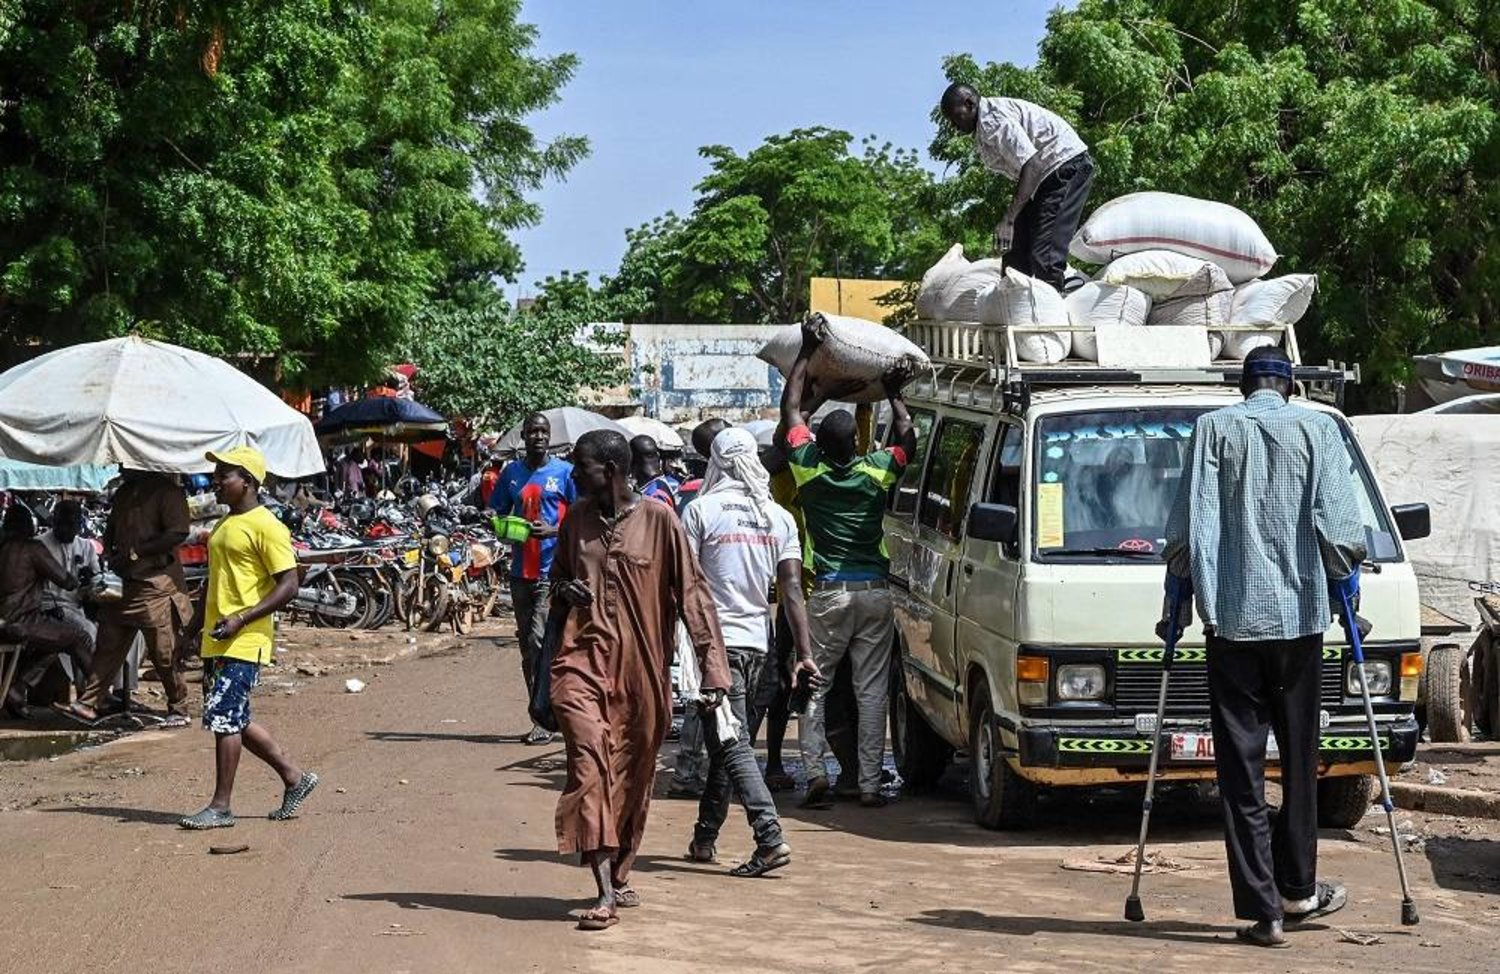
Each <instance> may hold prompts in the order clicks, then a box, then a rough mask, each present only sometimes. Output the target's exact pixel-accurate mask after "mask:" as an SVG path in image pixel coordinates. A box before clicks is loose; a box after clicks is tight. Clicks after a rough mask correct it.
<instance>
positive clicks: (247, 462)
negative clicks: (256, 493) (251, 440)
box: [204, 446, 266, 484]
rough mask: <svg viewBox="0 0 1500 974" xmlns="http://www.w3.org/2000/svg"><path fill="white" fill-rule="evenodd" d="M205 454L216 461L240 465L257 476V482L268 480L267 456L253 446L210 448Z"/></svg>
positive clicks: (233, 465) (251, 474)
mask: <svg viewBox="0 0 1500 974" xmlns="http://www.w3.org/2000/svg"><path fill="white" fill-rule="evenodd" d="M204 456H206V457H208V459H210V460H212V461H213V462H214V463H226V464H228V465H229V466H231V467H239V468H241V469H243V470H244V471H245V472H246V473H248V474H249V475H250V476H252V477H254V478H255V482H256V483H257V484H263V483H265V482H266V458H265V456H263V455H262V454H261V452H260V451H259V450H257V449H256V448H255V447H253V446H237V447H235V448H234V449H233V450H210V451H209V452H207V453H205V454H204Z"/></svg>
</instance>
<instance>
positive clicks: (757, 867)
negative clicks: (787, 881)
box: [729, 842, 792, 879]
mask: <svg viewBox="0 0 1500 974" xmlns="http://www.w3.org/2000/svg"><path fill="white" fill-rule="evenodd" d="M791 861H792V847H791V846H789V845H787V844H786V843H785V842H783V843H781V844H780V845H773V846H765V847H762V848H759V849H756V850H755V854H754V855H752V856H751V857H750V858H749V859H746V860H745V861H744V862H742V863H740V864H739V865H738V866H735V867H734V868H733V869H731V870H729V875H731V876H739V877H741V878H742V879H749V878H752V877H755V876H764V875H765V874H766V873H768V872H771V871H772V870H773V869H780V868H781V867H782V866H785V865H787V864H788V863H790V862H791Z"/></svg>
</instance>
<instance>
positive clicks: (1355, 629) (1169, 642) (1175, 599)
mask: <svg viewBox="0 0 1500 974" xmlns="http://www.w3.org/2000/svg"><path fill="white" fill-rule="evenodd" d="M1182 598H1183V596H1182V595H1181V593H1180V592H1177V593H1173V595H1172V597H1171V600H1170V603H1169V609H1168V611H1169V613H1170V615H1169V616H1168V619H1169V622H1168V628H1167V633H1166V652H1165V653H1164V654H1163V655H1162V669H1161V687H1160V689H1159V690H1158V691H1157V695H1156V723H1155V724H1153V725H1152V733H1151V765H1150V769H1149V770H1148V771H1147V772H1146V798H1145V800H1144V801H1143V802H1142V803H1141V832H1140V838H1139V839H1138V840H1137V841H1136V847H1135V876H1134V878H1133V879H1132V880H1131V883H1130V895H1129V896H1128V897H1126V898H1125V919H1127V920H1131V921H1135V922H1137V923H1138V922H1140V921H1142V920H1144V919H1146V912H1145V910H1143V909H1142V908H1141V895H1140V893H1141V868H1142V866H1144V865H1145V861H1146V832H1147V830H1148V829H1149V828H1150V826H1151V802H1152V798H1153V796H1154V794H1155V791H1156V768H1157V759H1158V757H1159V755H1160V753H1161V738H1162V722H1163V721H1164V720H1165V718H1166V711H1167V683H1168V681H1170V680H1171V678H1172V660H1173V658H1174V657H1175V656H1176V654H1177V639H1178V635H1179V632H1180V630H1179V629H1178V627H1177V619H1178V613H1179V612H1180V611H1181V609H1182ZM1340 599H1341V601H1342V603H1343V605H1342V609H1343V612H1342V617H1343V623H1344V633H1345V634H1346V635H1347V636H1348V637H1349V648H1350V649H1351V650H1352V651H1353V653H1354V664H1355V671H1356V672H1357V673H1358V674H1359V692H1360V696H1361V697H1362V698H1363V700H1364V705H1365V725H1366V726H1367V727H1368V728H1369V731H1370V746H1371V748H1372V749H1373V750H1374V752H1375V773H1376V775H1378V776H1379V778H1380V804H1381V806H1382V807H1383V808H1384V809H1385V820H1386V824H1387V825H1388V826H1389V828H1390V833H1391V848H1392V849H1393V850H1395V853H1396V874H1397V876H1399V877H1400V880H1401V923H1402V924H1403V925H1404V926H1408V927H1410V926H1415V925H1416V924H1417V923H1418V921H1419V917H1418V916H1417V904H1416V903H1415V902H1413V901H1412V898H1411V887H1410V885H1409V884H1408V883H1407V879H1406V861H1405V860H1404V859H1403V858H1402V855H1401V836H1400V835H1399V834H1398V833H1397V831H1396V808H1395V805H1394V804H1393V803H1392V802H1391V780H1390V778H1389V777H1387V775H1386V773H1385V756H1384V755H1383V754H1381V752H1380V735H1379V733H1378V730H1377V728H1376V726H1375V708H1374V706H1373V705H1372V704H1371V703H1370V688H1369V686H1368V685H1367V684H1366V682H1365V652H1364V642H1363V637H1362V636H1361V634H1360V631H1359V622H1358V620H1357V618H1356V616H1355V613H1354V606H1353V604H1352V603H1351V601H1350V598H1349V595H1348V593H1340Z"/></svg>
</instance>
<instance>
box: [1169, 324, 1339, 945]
mask: <svg viewBox="0 0 1500 974" xmlns="http://www.w3.org/2000/svg"><path fill="white" fill-rule="evenodd" d="M1291 389H1292V363H1291V361H1290V360H1289V359H1288V358H1287V356H1286V353H1285V352H1283V351H1282V350H1281V349H1279V348H1258V349H1256V350H1254V351H1253V352H1251V353H1250V355H1249V356H1247V357H1246V359H1245V367H1244V373H1243V377H1242V378H1241V380H1240V391H1241V392H1242V393H1244V396H1245V401H1244V402H1242V403H1238V404H1236V405H1233V406H1229V407H1227V408H1225V409H1220V410H1216V411H1215V412H1212V413H1209V414H1207V415H1205V416H1202V417H1200V418H1199V420H1198V422H1197V426H1196V428H1195V429H1194V431H1193V439H1192V446H1191V455H1190V457H1189V458H1188V461H1187V463H1186V465H1185V466H1184V468H1183V474H1182V482H1181V485H1180V487H1179V491H1178V494H1177V503H1176V505H1175V506H1174V507H1173V510H1172V515H1171V517H1170V519H1169V520H1168V522H1167V530H1166V535H1167V545H1166V549H1165V556H1166V560H1167V573H1168V574H1167V593H1168V596H1169V601H1175V600H1171V596H1172V595H1174V594H1176V595H1178V596H1179V597H1180V596H1182V595H1184V594H1186V593H1187V592H1194V593H1196V601H1197V605H1198V611H1199V613H1200V614H1201V615H1202V618H1203V627H1204V632H1205V634H1206V635H1207V637H1208V685H1209V706H1210V713H1211V717H1212V723H1213V736H1214V762H1215V765H1216V767H1217V770H1218V776H1219V791H1220V793H1221V795H1222V796H1223V802H1224V828H1225V834H1224V844H1225V846H1226V848H1227V850H1228V854H1229V879H1230V885H1231V887H1232V888H1233V891H1234V912H1235V916H1237V917H1239V918H1240V919H1242V920H1250V921H1253V923H1252V925H1251V926H1248V927H1245V928H1243V929H1241V930H1240V931H1239V932H1238V937H1239V938H1240V939H1241V940H1243V941H1246V942H1248V943H1251V944H1255V945H1257V946H1261V947H1284V946H1286V939H1285V937H1284V936H1283V932H1282V924H1283V921H1285V922H1288V923H1293V922H1297V921H1300V920H1306V919H1310V918H1312V917H1316V916H1323V915H1326V914H1329V913H1332V912H1334V911H1335V910H1338V909H1340V908H1342V907H1343V905H1344V903H1345V900H1346V893H1345V890H1344V888H1343V887H1342V886H1341V885H1338V884H1335V883H1326V882H1321V881H1318V879H1317V857H1318V808H1317V773H1318V731H1319V699H1318V697H1319V686H1320V672H1321V667H1322V658H1323V634H1324V633H1325V632H1326V631H1327V629H1328V627H1329V624H1330V623H1331V621H1332V616H1331V607H1332V606H1341V605H1342V604H1343V603H1344V599H1343V598H1342V596H1343V595H1344V594H1346V593H1353V592H1357V591H1358V587H1359V566H1360V563H1361V562H1363V561H1364V558H1365V540H1364V539H1365V532H1364V527H1363V524H1362V522H1361V519H1360V516H1359V509H1358V507H1357V504H1356V501H1355V495H1354V488H1353V483H1352V481H1351V479H1350V476H1349V470H1348V464H1349V460H1348V451H1347V450H1346V448H1345V446H1344V443H1343V437H1342V435H1341V434H1340V432H1339V429H1338V426H1337V425H1336V424H1335V423H1334V421H1333V419H1331V418H1330V417H1328V416H1326V415H1323V414H1321V413H1318V412H1315V411H1313V410H1311V409H1307V408H1304V407H1302V406H1298V405H1293V404H1291V403H1289V402H1288V401H1287V400H1288V397H1289V396H1290V394H1291ZM1181 601H1182V602H1183V603H1184V604H1183V609H1184V612H1183V613H1182V614H1179V615H1178V617H1177V618H1176V619H1170V618H1166V617H1165V616H1167V615H1169V614H1170V610H1169V611H1168V612H1166V613H1164V618H1163V620H1162V626H1161V629H1160V631H1161V632H1162V634H1163V636H1164V638H1165V637H1174V636H1178V635H1180V634H1181V632H1182V629H1183V628H1184V627H1185V626H1186V625H1187V623H1188V622H1189V621H1191V620H1190V616H1191V608H1190V604H1188V602H1187V600H1186V599H1181ZM1349 604H1350V605H1351V606H1352V605H1353V602H1352V600H1350V601H1349ZM1339 611H1340V612H1343V611H1345V610H1343V609H1342V608H1340V609H1339ZM1348 611H1352V608H1351V609H1350V610H1348ZM1349 621H1350V622H1353V621H1354V620H1349ZM1268 730H1274V731H1275V733H1276V742H1277V745H1278V747H1279V749H1280V754H1281V786H1282V803H1281V810H1280V813H1279V814H1278V815H1277V816H1276V821H1275V824H1274V826H1273V825H1272V822H1271V814H1270V809H1269V808H1268V807H1267V805H1266V801H1265V761H1266V733H1267V731H1268Z"/></svg>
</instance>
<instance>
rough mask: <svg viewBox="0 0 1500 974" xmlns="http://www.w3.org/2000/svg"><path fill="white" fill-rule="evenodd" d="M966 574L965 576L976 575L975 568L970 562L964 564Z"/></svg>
mask: <svg viewBox="0 0 1500 974" xmlns="http://www.w3.org/2000/svg"><path fill="white" fill-rule="evenodd" d="M964 574H965V575H972V574H974V566H973V565H971V564H969V563H968V562H964Z"/></svg>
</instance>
